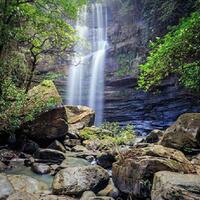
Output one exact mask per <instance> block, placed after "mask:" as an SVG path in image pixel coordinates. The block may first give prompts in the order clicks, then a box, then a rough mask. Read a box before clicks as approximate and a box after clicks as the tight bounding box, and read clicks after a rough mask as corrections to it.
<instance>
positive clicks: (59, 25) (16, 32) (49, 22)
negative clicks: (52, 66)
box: [0, 0, 86, 90]
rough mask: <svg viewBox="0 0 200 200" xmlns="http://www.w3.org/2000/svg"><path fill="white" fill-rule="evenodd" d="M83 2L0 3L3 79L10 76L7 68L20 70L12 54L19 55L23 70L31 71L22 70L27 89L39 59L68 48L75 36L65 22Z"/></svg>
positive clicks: (20, 67) (12, 0)
mask: <svg viewBox="0 0 200 200" xmlns="http://www.w3.org/2000/svg"><path fill="white" fill-rule="evenodd" d="M85 2H86V0H65V1H63V0H57V1H55V0H53V1H48V0H36V1H32V0H30V1H15V0H11V1H8V0H2V1H0V60H1V69H2V71H3V73H1V74H4V76H5V77H6V78H7V77H10V74H9V73H7V70H6V69H7V68H14V69H15V71H17V72H18V71H20V70H21V69H24V66H23V65H22V62H20V61H19V60H18V61H17V60H16V59H15V55H14V54H13V53H12V51H15V52H21V54H23V55H24V58H25V63H26V64H27V66H26V67H28V68H29V69H31V70H27V68H26V75H25V76H24V77H26V80H23V81H22V82H23V83H24V85H25V84H26V87H27V90H28V89H29V87H30V84H31V81H32V79H33V75H34V71H35V68H36V65H37V64H38V62H39V61H40V58H41V57H43V58H44V56H47V55H51V56H56V55H57V54H60V53H61V52H64V51H66V50H67V49H68V48H71V46H72V44H73V43H74V41H75V40H76V36H75V31H74V29H73V27H72V26H71V25H70V24H69V23H68V21H69V20H71V19H72V20H73V19H75V18H76V16H77V11H78V8H79V7H80V6H82V5H83V4H84V3H85ZM8 55H9V58H10V59H8ZM7 61H10V62H9V63H7ZM8 65H9V66H8ZM13 81H14V80H13ZM2 83H3V81H2V82H0V88H1V84H2Z"/></svg>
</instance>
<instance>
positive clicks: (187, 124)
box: [0, 88, 200, 200]
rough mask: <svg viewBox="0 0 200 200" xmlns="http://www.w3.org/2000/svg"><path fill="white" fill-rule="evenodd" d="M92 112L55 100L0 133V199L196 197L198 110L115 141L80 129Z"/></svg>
mask: <svg viewBox="0 0 200 200" xmlns="http://www.w3.org/2000/svg"><path fill="white" fill-rule="evenodd" d="M54 89H55V88H54ZM54 95H55V93H54ZM94 118H95V113H94V111H93V110H91V109H90V108H88V107H85V106H64V105H60V106H58V107H55V108H53V109H51V110H49V111H46V112H43V113H42V114H40V115H39V116H38V117H37V118H35V119H34V120H32V121H31V122H28V123H25V124H22V126H21V127H20V129H19V130H17V131H16V133H15V135H14V136H7V138H6V136H4V137H5V138H3V136H1V139H2V140H1V146H0V172H1V173H0V200H20V199H21V200H65V199H66V200H76V199H77V200H78V199H81V200H113V199H118V200H120V199H121V200H126V199H127V200H128V199H134V200H135V199H136V200H139V199H144V200H145V199H152V200H166V199H169V200H174V199H178V200H179V199H180V200H199V199H200V113H186V114H183V115H181V116H180V117H179V118H178V119H177V121H176V122H175V123H174V125H172V126H170V127H169V128H168V129H166V130H165V131H160V130H153V131H152V132H151V133H150V134H149V135H148V136H147V137H145V138H140V139H138V138H136V139H134V141H132V142H131V143H129V145H120V146H113V145H108V144H105V143H104V142H102V141H101V140H96V139H95V138H94V139H86V138H83V137H82V136H81V134H80V132H81V131H82V130H85V129H86V130H88V129H89V130H90V131H95V132H96V133H99V132H98V130H99V128H98V127H94V126H93V123H94ZM104 133H106V131H105V130H104ZM3 139H4V140H3Z"/></svg>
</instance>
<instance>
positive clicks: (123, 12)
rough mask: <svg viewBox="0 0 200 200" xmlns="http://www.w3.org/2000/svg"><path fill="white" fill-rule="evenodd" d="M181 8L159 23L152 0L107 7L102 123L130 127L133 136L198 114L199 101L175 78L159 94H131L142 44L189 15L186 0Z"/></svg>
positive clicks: (144, 46) (144, 51)
mask: <svg viewBox="0 0 200 200" xmlns="http://www.w3.org/2000/svg"><path fill="white" fill-rule="evenodd" d="M126 2H127V3H126ZM161 2H162V1H159V2H158V4H161ZM183 4H184V3H177V8H174V9H179V10H181V12H177V13H179V14H178V16H173V13H172V14H171V15H169V16H165V18H166V19H162V18H161V17H163V16H162V12H161V11H160V8H159V6H160V5H156V2H155V1H151V0H147V1H139V0H132V1H125V2H124V1H123V3H121V4H120V2H119V1H113V2H112V1H111V2H110V3H109V27H108V38H109V42H110V43H109V44H110V48H109V51H108V54H107V63H106V87H105V111H104V114H105V120H107V121H119V122H120V123H121V124H126V123H133V124H134V125H135V127H136V131H137V132H139V133H148V132H149V131H150V130H152V129H157V128H159V129H163V128H165V127H167V126H169V125H170V124H171V123H172V122H173V121H175V120H176V118H177V117H178V116H179V115H180V114H182V113H184V112H197V111H200V105H199V97H196V96H194V95H192V94H190V93H188V92H187V91H186V90H184V89H183V88H181V87H180V86H179V85H178V81H177V78H176V77H175V76H173V77H169V78H168V79H167V80H165V81H164V82H163V84H162V85H161V86H160V88H159V89H160V92H152V93H144V92H143V91H139V90H137V89H136V88H137V77H138V73H139V69H138V65H139V64H140V63H141V62H143V61H144V60H145V57H146V55H147V53H148V48H147V46H148V42H149V41H150V40H154V39H155V38H156V37H158V36H162V35H163V34H165V33H166V32H167V27H168V26H170V25H175V24H176V23H177V22H178V20H179V19H180V18H181V17H183V16H185V15H187V14H188V13H189V11H190V9H191V4H192V1H191V3H188V4H187V5H183ZM123 6H124V7H123ZM168 6H170V5H168ZM156 7H157V10H156ZM159 11H160V13H159ZM166 20H167V21H166Z"/></svg>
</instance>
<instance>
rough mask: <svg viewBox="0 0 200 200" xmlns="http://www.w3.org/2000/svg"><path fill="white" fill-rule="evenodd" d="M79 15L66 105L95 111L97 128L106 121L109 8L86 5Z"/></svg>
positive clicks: (98, 5) (99, 5)
mask: <svg viewBox="0 0 200 200" xmlns="http://www.w3.org/2000/svg"><path fill="white" fill-rule="evenodd" d="M78 16H79V17H78V19H77V23H76V27H75V28H76V31H77V36H78V38H79V41H78V42H77V44H76V45H75V47H74V52H75V54H74V56H73V58H72V61H71V66H70V69H69V75H68V84H67V103H68V104H69V105H85V106H89V107H91V108H93V109H94V110H95V113H96V117H95V125H96V126H98V125H100V124H101V123H102V121H103V109H104V67H105V56H106V49H107V48H108V42H107V8H106V6H105V5H104V4H102V3H93V4H91V5H85V6H83V7H82V8H81V9H80V10H79V15H78Z"/></svg>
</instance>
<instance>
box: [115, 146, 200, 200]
mask: <svg viewBox="0 0 200 200" xmlns="http://www.w3.org/2000/svg"><path fill="white" fill-rule="evenodd" d="M119 157H120V158H119V160H118V161H117V162H116V163H114V164H113V168H112V174H113V181H114V183H115V185H116V187H117V188H118V189H119V190H120V191H121V192H124V193H126V194H131V195H133V197H137V198H146V197H149V195H150V190H151V184H152V180H153V176H154V174H155V173H156V172H158V171H172V172H182V173H188V174H193V173H199V167H198V166H195V165H192V164H191V163H190V161H189V160H187V158H186V157H185V156H184V154H183V153H182V152H180V151H178V150H175V149H171V148H166V147H163V146H161V145H150V146H148V147H145V148H133V149H131V150H129V151H128V152H126V153H124V154H121V155H120V156H119Z"/></svg>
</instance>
